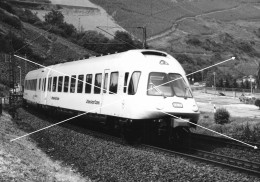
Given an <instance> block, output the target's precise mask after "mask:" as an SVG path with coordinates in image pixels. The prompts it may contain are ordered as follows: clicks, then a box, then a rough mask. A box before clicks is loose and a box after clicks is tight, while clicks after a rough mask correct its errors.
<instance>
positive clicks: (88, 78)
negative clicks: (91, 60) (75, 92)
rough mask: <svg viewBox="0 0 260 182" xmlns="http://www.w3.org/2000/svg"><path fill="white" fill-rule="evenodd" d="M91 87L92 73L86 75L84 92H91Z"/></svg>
mask: <svg viewBox="0 0 260 182" xmlns="http://www.w3.org/2000/svg"><path fill="white" fill-rule="evenodd" d="M91 88H92V74H87V75H86V84H85V93H91Z"/></svg>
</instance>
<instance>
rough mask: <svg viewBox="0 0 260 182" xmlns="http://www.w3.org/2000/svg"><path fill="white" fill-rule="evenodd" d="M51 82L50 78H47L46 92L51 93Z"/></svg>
mask: <svg viewBox="0 0 260 182" xmlns="http://www.w3.org/2000/svg"><path fill="white" fill-rule="evenodd" d="M51 80H52V77H49V78H48V91H49V92H50V91H51Z"/></svg>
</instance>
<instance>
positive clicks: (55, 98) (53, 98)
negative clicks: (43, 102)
mask: <svg viewBox="0 0 260 182" xmlns="http://www.w3.org/2000/svg"><path fill="white" fill-rule="evenodd" d="M51 99H52V100H60V98H59V97H51Z"/></svg>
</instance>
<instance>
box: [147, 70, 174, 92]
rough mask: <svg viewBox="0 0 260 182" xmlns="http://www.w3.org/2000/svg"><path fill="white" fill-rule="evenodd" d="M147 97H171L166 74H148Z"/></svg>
mask: <svg viewBox="0 0 260 182" xmlns="http://www.w3.org/2000/svg"><path fill="white" fill-rule="evenodd" d="M147 95H152V96H167V97H171V96H173V91H172V88H171V83H169V79H168V75H167V74H166V73H161V72H151V73H150V74H149V80H148V86H147Z"/></svg>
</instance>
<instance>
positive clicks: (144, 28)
mask: <svg viewBox="0 0 260 182" xmlns="http://www.w3.org/2000/svg"><path fill="white" fill-rule="evenodd" d="M137 28H140V29H142V30H143V49H146V27H137Z"/></svg>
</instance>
